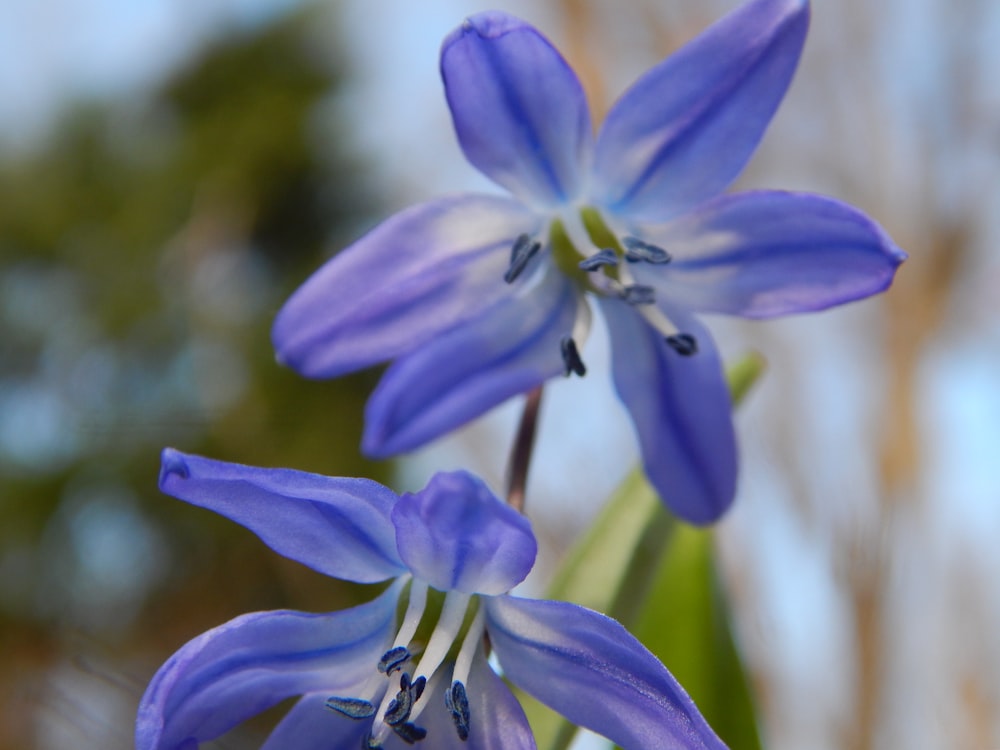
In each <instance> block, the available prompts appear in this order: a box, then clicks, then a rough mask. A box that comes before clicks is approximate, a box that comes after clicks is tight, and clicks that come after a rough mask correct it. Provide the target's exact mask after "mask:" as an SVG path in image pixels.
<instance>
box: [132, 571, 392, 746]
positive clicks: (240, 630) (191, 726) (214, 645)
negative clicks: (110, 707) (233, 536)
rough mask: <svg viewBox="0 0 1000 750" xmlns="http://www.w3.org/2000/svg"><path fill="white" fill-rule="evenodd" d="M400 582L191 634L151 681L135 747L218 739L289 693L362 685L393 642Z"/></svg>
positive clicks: (344, 690)
mask: <svg viewBox="0 0 1000 750" xmlns="http://www.w3.org/2000/svg"><path fill="white" fill-rule="evenodd" d="M402 586H403V584H402V583H401V582H400V583H396V584H394V585H392V586H390V587H389V588H388V589H387V590H386V591H385V592H384V593H382V595H380V596H379V597H378V598H377V599H375V600H374V601H372V602H369V603H368V604H363V605H361V606H360V607H354V608H353V609H348V610H344V611H343V612H334V613H332V614H323V615H314V614H307V613H304V612H291V611H277V612H255V613H252V614H248V615H243V616H241V617H237V618H236V619H235V620H230V621H229V622H227V623H226V624H225V625H221V626H219V627H217V628H215V629H213V630H209V631H208V632H206V633H203V634H202V635H200V636H198V637H197V638H195V639H194V640H192V641H190V642H188V643H187V644H186V645H185V646H183V647H182V648H181V649H180V650H179V651H178V652H177V653H176V654H174V655H173V656H172V657H171V658H170V659H169V660H168V661H167V662H166V663H165V664H164V665H163V666H162V667H160V670H159V671H158V672H157V673H156V675H155V676H154V677H153V679H152V681H151V682H150V683H149V686H148V687H147V688H146V693H145V695H143V697H142V701H141V702H140V704H139V713H138V717H137V719H136V749H137V750H175V748H177V747H183V746H185V745H186V744H187V743H189V742H190V741H194V742H195V743H197V742H202V741H206V740H210V739H213V738H215V737H218V736H219V735H221V734H223V733H225V732H226V731H228V730H229V729H231V728H232V727H234V726H236V725H237V724H239V723H240V722H242V721H244V720H245V719H248V718H249V717H251V716H254V715H255V714H257V713H260V712H261V711H263V710H264V709H266V708H269V707H270V706H273V705H275V704H276V703H278V702H280V701H282V700H284V699H285V698H288V697H289V696H293V695H298V694H302V693H308V692H314V691H317V690H328V691H330V692H331V694H336V693H338V692H341V693H346V694H350V693H351V692H353V691H355V690H357V689H360V687H361V686H362V685H363V684H364V682H365V680H367V679H368V677H369V675H370V674H371V672H372V671H373V670H374V665H376V664H377V663H378V659H379V656H380V655H381V654H382V653H383V652H384V650H385V648H386V647H387V646H388V644H390V643H391V642H392V637H393V634H394V632H395V623H396V604H397V601H398V599H399V594H400V591H401V590H402Z"/></svg>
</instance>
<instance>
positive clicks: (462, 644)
mask: <svg viewBox="0 0 1000 750" xmlns="http://www.w3.org/2000/svg"><path fill="white" fill-rule="evenodd" d="M160 487H161V488H162V489H163V490H164V491H165V492H167V493H169V494H171V495H174V496H176V497H178V498H180V499H182V500H186V501H187V502H189V503H193V504H195V505H199V506H202V507H205V508H209V509H211V510H214V511H216V512H217V513H220V514H222V515H224V516H226V517H228V518H231V519H233V520H234V521H237V522H238V523H241V524H243V525H244V526H246V527H247V528H248V529H250V530H251V531H253V532H254V533H255V534H257V535H258V536H259V537H260V538H261V539H262V540H263V541H264V542H265V543H266V544H267V545H268V546H270V547H271V548H272V549H273V550H275V551H276V552H278V553H280V554H282V555H285V556H286V557H289V558H291V559H293V560H297V561H299V562H301V563H303V564H304V565H307V566H309V567H311V568H313V569H315V570H317V571H319V572H321V573H326V574H329V575H333V576H336V577H337V578H343V579H346V580H350V581H358V582H363V583H372V582H377V581H385V580H392V581H393V582H392V583H391V584H390V586H389V587H388V588H387V589H386V590H385V591H384V592H383V593H382V594H381V595H380V596H378V597H377V598H376V599H375V600H374V601H372V602H369V603H368V604H363V605H361V606H359V607H355V608H353V609H349V610H345V611H342V612H334V613H331V614H306V613H303V612H293V611H276V612H256V613H253V614H248V615H243V616H242V617H237V618H236V619H235V620H232V621H230V622H228V623H226V624H225V625H222V626H220V627H218V628H215V629H214V630H210V631H208V632H206V633H204V634H202V635H200V636H198V637H197V638H195V639H194V640H192V641H191V642H189V643H188V644H187V645H185V646H183V647H182V648H181V649H180V650H179V651H178V652H177V653H176V654H174V655H173V656H172V657H171V658H170V659H169V660H168V661H167V662H166V663H165V664H164V665H163V666H162V667H161V668H160V670H159V671H158V672H157V673H156V675H155V676H154V677H153V679H152V681H151V682H150V684H149V687H148V688H147V689H146V693H145V695H144V696H143V698H142V702H141V704H140V706H139V713H138V718H137V724H136V748H137V750H196V749H197V747H198V746H199V743H201V742H203V741H207V740H211V739H213V738H215V737H218V736H220V735H222V734H224V733H225V732H226V731H227V730H229V729H230V728H232V727H233V726H235V725H236V724H238V723H240V722H242V721H244V720H245V719H247V718H249V717H250V716H253V715H254V714H256V713H258V712H260V711H262V710H264V709H266V708H268V707H269V706H272V705H275V704H276V703H279V702H280V701H282V700H284V699H286V698H288V697H290V696H295V695H301V696H302V697H301V698H300V700H299V701H298V703H297V704H296V705H295V707H294V708H292V709H291V711H290V712H289V713H288V714H287V715H286V716H285V718H284V719H283V720H282V721H281V722H280V723H279V724H278V726H277V727H276V728H275V729H274V731H273V732H272V733H271V735H270V736H269V737H268V739H267V741H266V742H265V743H264V746H263V747H264V750H288V748H296V750H357V748H359V747H369V748H379V747H385V748H401V747H403V746H404V745H405V744H412V743H413V742H415V741H418V740H421V739H423V738H424V737H426V738H427V740H428V744H429V746H430V747H433V748H435V749H436V750H441V749H443V750H447V749H448V748H454V749H456V750H457V749H458V748H468V750H531V749H532V748H534V747H535V743H534V739H533V738H532V734H531V730H530V729H529V727H528V724H527V720H526V719H525V716H524V712H523V711H522V710H521V707H520V705H519V704H518V702H517V700H516V699H515V698H514V696H513V694H512V693H511V692H510V690H509V689H508V688H507V687H506V686H505V684H504V682H503V681H502V680H501V679H499V678H498V677H497V675H496V674H494V673H493V671H492V670H491V668H490V666H489V663H488V662H487V653H486V651H485V650H484V649H485V646H484V639H483V634H484V632H485V633H487V634H488V636H489V644H490V647H491V648H492V650H493V652H494V653H495V655H496V657H497V658H498V659H499V661H500V664H501V666H502V667H503V672H504V676H505V677H507V678H508V679H509V680H510V681H511V682H513V683H514V684H515V685H517V686H519V687H521V688H522V689H524V690H525V691H527V692H528V693H530V694H532V695H534V696H535V697H537V698H538V699H539V700H541V701H542V702H544V703H546V704H548V705H549V706H551V707H552V708H553V709H555V710H556V711H558V712H560V713H562V714H563V715H565V716H566V717H567V718H568V719H570V720H571V721H572V722H574V723H577V724H580V725H581V726H585V727H588V728H590V729H593V730H594V731H596V732H599V733H601V734H603V735H605V736H607V737H608V738H610V739H611V740H613V741H614V742H615V743H616V744H617V745H619V746H621V747H623V748H625V750H649V748H665V749H667V750H670V749H673V748H676V749H678V750H681V749H694V748H699V749H706V748H713V749H719V748H724V747H725V746H724V745H723V743H722V742H721V741H720V740H719V738H718V737H717V736H716V735H715V733H714V732H713V731H712V730H711V728H710V727H709V726H708V725H707V724H706V723H705V720H704V719H703V718H702V716H701V714H700V713H699V712H698V709H697V708H696V707H695V705H694V703H693V702H692V701H691V699H690V698H689V697H688V696H687V694H686V693H685V692H684V690H683V689H682V688H681V687H680V685H678V684H677V682H676V681H675V680H674V678H673V677H672V676H671V675H670V673H669V672H667V670H666V669H665V668H664V667H663V665H662V664H660V662H659V661H657V659H656V658H655V657H654V656H653V655H652V654H651V653H649V651H647V650H646V649H645V648H644V647H643V646H642V645H641V644H640V643H639V642H638V641H636V640H635V638H633V637H632V636H631V635H629V634H628V632H627V631H626V630H625V629H624V628H623V627H622V626H621V625H619V624H618V623H617V622H615V621H614V620H611V619H609V618H607V617H604V616H603V615H600V614H598V613H596V612H592V611H591V610H588V609H584V608H583V607H579V606H577V605H574V604H567V603H565V602H550V601H539V600H531V599H522V598H518V597H514V596H510V595H509V594H507V593H505V592H507V591H508V590H509V589H510V588H512V587H513V586H515V585H516V584H517V583H519V582H520V581H521V580H523V578H524V577H525V576H526V575H527V574H528V571H529V570H530V569H531V567H532V565H533V564H534V560H535V552H536V544H535V538H534V536H533V535H532V533H531V527H530V525H529V523H528V521H527V519H526V518H525V517H524V516H522V515H520V514H519V513H518V512H517V511H515V510H514V509H513V508H511V507H510V506H507V505H505V504H503V503H502V502H501V501H500V500H498V499H497V498H496V497H495V496H494V495H493V494H492V493H491V492H490V491H489V489H487V487H486V486H485V485H484V484H483V483H482V481H481V480H479V479H477V478H475V477H473V476H471V475H469V474H466V473H463V472H457V473H452V474H438V475H437V476H435V477H434V478H433V479H432V480H431V482H430V483H429V484H428V486H427V487H426V488H425V489H424V490H422V491H421V492H418V493H416V494H406V495H403V496H402V497H397V496H396V495H395V494H394V493H392V492H391V491H390V490H388V489H387V488H385V487H383V486H381V485H379V484H377V483H375V482H372V481H370V480H367V479H341V478H331V477H324V476H318V475H315V474H306V473H304V472H297V471H289V470H282V469H258V468H253V467H249V466H240V465H237V464H228V463H224V462H220V461H212V460H209V459H205V458H200V457H198V456H190V455H184V454H181V453H178V452H177V451H174V450H170V449H167V450H166V451H164V453H163V467H162V470H161V474H160ZM407 587H408V588H407ZM429 588H432V589H436V590H438V591H441V592H445V597H444V602H443V606H442V609H441V614H440V617H439V618H438V620H437V622H436V623H433V622H430V623H428V622H427V621H428V620H432V619H433V618H432V617H431V616H430V615H429V613H428V612H427V611H426V610H427V599H428V589H429ZM406 591H408V598H407V600H406V601H407V603H406V607H405V610H404V611H403V614H402V616H401V617H399V616H398V615H397V612H398V611H399V610H398V605H399V604H400V601H401V599H402V598H403V595H404V593H405V592H406ZM470 618H471V619H470ZM421 625H423V626H424V630H425V631H426V630H427V629H428V627H427V626H428V625H433V630H431V632H430V634H429V635H426V632H425V633H424V637H425V638H426V640H425V641H424V643H423V644H422V646H421V647H419V648H418V646H417V642H416V638H417V637H419V635H418V633H419V632H420V627H421Z"/></svg>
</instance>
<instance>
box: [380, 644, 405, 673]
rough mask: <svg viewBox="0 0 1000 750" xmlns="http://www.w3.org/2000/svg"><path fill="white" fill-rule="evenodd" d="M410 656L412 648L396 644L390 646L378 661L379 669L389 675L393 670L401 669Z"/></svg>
mask: <svg viewBox="0 0 1000 750" xmlns="http://www.w3.org/2000/svg"><path fill="white" fill-rule="evenodd" d="M409 658H410V649H408V648H407V647H406V646H395V647H393V648H390V649H389V650H388V651H386V652H385V653H384V654H382V659H381V660H380V661H379V663H378V671H379V672H381V673H382V674H384V675H385V676H386V677H388V676H389V675H391V674H392V673H393V672H396V671H399V670H401V669H402V668H403V664H404V663H406V662H407V661H408V660H409Z"/></svg>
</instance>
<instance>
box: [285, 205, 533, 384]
mask: <svg viewBox="0 0 1000 750" xmlns="http://www.w3.org/2000/svg"><path fill="white" fill-rule="evenodd" d="M542 228H543V222H542V220H541V219H540V218H539V217H537V216H535V215H534V214H532V213H531V212H530V211H528V210H527V209H526V208H524V207H523V206H522V205H521V204H519V203H516V202H515V201H512V200H509V199H506V198H500V197H493V196H484V195H460V196H455V197H451V198H442V199H440V200H436V201H432V202H429V203H423V204H420V205H417V206H414V207H412V208H409V209H407V210H406V211H403V212H401V213H399V214H396V215H395V216H393V217H392V218H390V219H388V220H387V221H385V222H383V223H382V224H380V225H379V226H378V227H376V228H375V229H374V230H372V231H371V232H369V233H368V234H367V235H365V236H364V237H362V238H361V239H360V240H358V241H357V242H355V243H354V244H353V245H351V246H350V247H348V248H346V249H345V250H343V251H342V252H340V253H339V254H337V255H336V256H334V257H333V258H332V259H331V260H329V261H328V262H327V263H326V264H325V265H324V266H322V267H321V268H320V269H319V270H318V271H317V272H316V273H315V274H313V275H312V276H311V277H310V278H309V279H308V280H307V281H306V282H305V284H303V285H302V286H301V287H300V288H299V289H298V291H296V292H295V294H293V295H292V297H291V298H290V299H289V300H288V302H286V303H285V306H284V307H283V308H282V309H281V311H280V312H279V313H278V316H277V318H276V319H275V322H274V328H273V330H272V333H271V335H272V339H273V342H274V347H275V350H276V351H277V354H278V359H279V360H281V361H282V362H284V363H285V364H287V365H289V366H290V367H292V368H294V369H295V370H296V371H298V372H300V373H301V374H303V375H306V376H308V377H332V376H334V375H341V374H343V373H346V372H350V371H352V370H357V369H359V368H362V367H367V366H369V365H372V364H375V363H377V362H383V361H385V360H388V359H392V358H393V357H397V356H400V355H402V354H406V353H407V352H410V351H413V350H414V349H417V348H419V347H420V346H422V345H423V344H424V343H425V342H426V341H428V340H430V339H432V338H434V337H435V336H437V335H439V334H440V333H441V332H442V331H446V330H448V329H449V328H451V327H453V326H455V325H457V324H459V323H462V322H463V321H466V320H469V319H471V318H473V317H475V316H476V315H477V314H479V313H480V312H481V311H482V310H484V309H485V308H487V307H489V306H490V305H492V304H494V303H495V302H496V301H497V300H498V299H501V298H503V297H505V296H509V295H510V294H512V293H513V292H514V290H513V288H512V287H510V286H508V285H506V284H504V283H503V282H502V279H503V275H504V272H505V271H506V270H507V266H508V264H509V262H510V249H511V246H512V245H513V244H514V241H515V239H517V237H518V236H519V235H521V234H529V235H534V234H535V233H537V232H539V231H540V230H541V229H542Z"/></svg>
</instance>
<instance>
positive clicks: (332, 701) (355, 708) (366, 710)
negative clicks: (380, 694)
mask: <svg viewBox="0 0 1000 750" xmlns="http://www.w3.org/2000/svg"><path fill="white" fill-rule="evenodd" d="M326 707H327V708H329V709H331V710H332V711H336V712H337V713H338V714H343V715H344V716H347V717H349V718H351V719H369V718H371V717H372V716H374V715H375V706H373V705H372V704H371V703H369V702H368V701H366V700H362V699H361V698H338V697H336V696H334V697H332V698H327V699H326Z"/></svg>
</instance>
